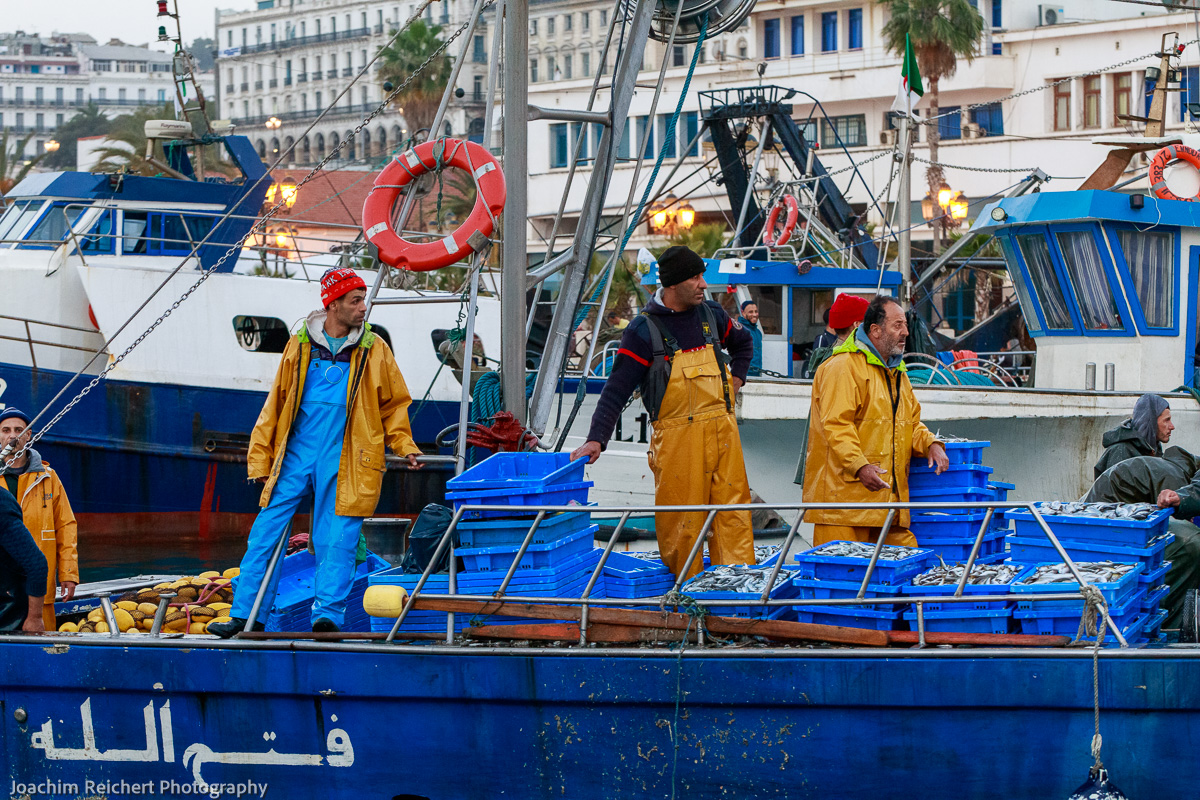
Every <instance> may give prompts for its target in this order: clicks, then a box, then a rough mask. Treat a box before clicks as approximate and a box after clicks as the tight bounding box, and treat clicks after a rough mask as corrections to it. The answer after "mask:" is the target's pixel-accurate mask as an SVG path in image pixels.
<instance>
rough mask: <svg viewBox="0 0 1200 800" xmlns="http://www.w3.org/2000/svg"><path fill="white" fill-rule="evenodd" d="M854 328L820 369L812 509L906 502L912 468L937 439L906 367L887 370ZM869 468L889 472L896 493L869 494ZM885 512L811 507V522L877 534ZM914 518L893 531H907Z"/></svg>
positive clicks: (808, 482) (809, 485) (900, 519)
mask: <svg viewBox="0 0 1200 800" xmlns="http://www.w3.org/2000/svg"><path fill="white" fill-rule="evenodd" d="M857 334H858V330H857V329H855V330H854V331H852V332H851V334H850V336H849V337H847V339H846V341H845V342H843V343H842V344H840V345H838V347H836V348H835V349H834V351H833V353H832V354H831V355H830V357H829V358H828V359H827V360H826V361H825V362H824V363H823V364H821V366H820V368H819V369H818V370H817V374H816V377H815V378H814V380H813V389H812V415H811V423H810V425H811V428H810V430H809V435H808V455H807V458H806V459H805V466H804V501H805V502H806V503H832V502H845V503H884V502H907V501H908V462H909V459H910V458H911V457H912V456H913V455H918V456H924V455H926V454H927V453H928V452H929V446H930V445H932V444H933V443H934V442H935V441H937V437H935V436H934V435H933V433H931V432H930V430H929V428H927V427H925V426H924V425H923V424H922V423H921V404H920V403H918V402H917V398H916V396H915V395H914V394H913V390H912V384H911V383H909V381H908V375H907V374H906V371H905V367H904V364H900V365H899V366H898V367H896V368H895V369H889V368H887V367H886V366H884V364H883V362H882V361H880V359H879V356H877V355H876V354H875V353H873V352H871V351H870V350H868V349H867V348H865V347H863V346H862V345H861V344H859V342H858V338H857ZM867 464H875V465H876V466H879V467H882V468H883V469H885V470H887V472H885V473H883V480H885V481H887V482H888V483H890V484H891V487H892V489H891V492H886V491H882V490H881V491H878V492H872V491H868V490H867V489H866V488H864V487H863V485H862V481H860V480H859V479H858V471H859V470H860V469H862V468H863V467H864V466H866V465H867ZM886 518H887V511H886V510H869V509H861V510H854V509H838V510H832V509H830V510H820V509H813V510H812V511H810V512H808V514H807V515H805V518H804V519H805V522H812V523H817V524H826V525H852V526H867V527H875V528H878V527H880V526H882V525H883V523H884V520H885V519H886ZM908 524H909V513H908V512H907V511H902V512H900V513H898V514H897V515H896V519H895V520H894V522H893V525H894V526H898V527H903V528H907V527H908Z"/></svg>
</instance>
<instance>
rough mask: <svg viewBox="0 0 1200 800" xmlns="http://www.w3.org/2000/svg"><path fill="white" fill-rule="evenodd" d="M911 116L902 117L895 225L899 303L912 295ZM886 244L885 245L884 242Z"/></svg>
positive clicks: (903, 306) (902, 304)
mask: <svg viewBox="0 0 1200 800" xmlns="http://www.w3.org/2000/svg"><path fill="white" fill-rule="evenodd" d="M912 132H913V129H912V120H910V119H909V117H908V115H907V114H904V115H902V116H901V117H900V185H899V186H898V187H897V189H896V202H898V203H899V204H900V206H899V208H897V209H896V212H897V213H896V227H897V228H898V229H899V231H898V233H899V237H898V241H897V248H898V252H897V253H896V269H897V270H898V271H899V272H900V306H901V307H902V308H903V309H904V310H905V311H907V310H908V304H909V301H910V300H911V299H912V290H911V288H910V287H911V285H912V230H911V229H912ZM885 246H886V245H885Z"/></svg>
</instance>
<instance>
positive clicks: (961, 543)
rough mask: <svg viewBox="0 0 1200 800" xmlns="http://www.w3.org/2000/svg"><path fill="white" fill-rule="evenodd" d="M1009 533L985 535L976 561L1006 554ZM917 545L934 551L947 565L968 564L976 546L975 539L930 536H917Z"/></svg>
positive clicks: (994, 531)
mask: <svg viewBox="0 0 1200 800" xmlns="http://www.w3.org/2000/svg"><path fill="white" fill-rule="evenodd" d="M1007 535H1008V531H1004V530H989V531H988V532H987V533H986V534H984V537H983V542H982V543H981V544H980V545H979V553H978V555H977V556H976V559H975V560H976V561H978V560H979V557H985V558H986V557H988V556H994V555H997V554H1000V553H1003V552H1004V545H1005V543H1006V541H1007V538H1006V537H1007ZM917 544H919V545H921V547H924V548H927V549H929V550H932V551H933V552H934V553H936V554H937V555H939V556H941V557H942V560H943V561H945V562H946V563H950V562H952V561H953V562H956V563H957V562H964V563H965V562H966V560H967V558H969V557H970V555H971V548H972V547H974V545H975V537H974V536H971V537H968V538H961V539H935V538H933V537H930V536H920V535H918V536H917Z"/></svg>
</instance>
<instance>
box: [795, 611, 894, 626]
mask: <svg viewBox="0 0 1200 800" xmlns="http://www.w3.org/2000/svg"><path fill="white" fill-rule="evenodd" d="M792 608H793V609H795V611H796V621H797V622H810V623H812V624H814V625H837V626H839V627H842V628H868V629H870V630H876V631H894V630H896V629H897V628H898V627H900V626H901V625H902V624H903V617H902V615H903V613H904V612H902V611H871V610H869V609H867V608H866V607H864V606H792Z"/></svg>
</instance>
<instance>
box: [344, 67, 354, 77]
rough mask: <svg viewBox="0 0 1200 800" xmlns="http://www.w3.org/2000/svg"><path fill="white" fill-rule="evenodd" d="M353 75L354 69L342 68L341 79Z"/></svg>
mask: <svg viewBox="0 0 1200 800" xmlns="http://www.w3.org/2000/svg"><path fill="white" fill-rule="evenodd" d="M353 74H354V67H342V77H343V78H349V77H350V76H351V75H353Z"/></svg>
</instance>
